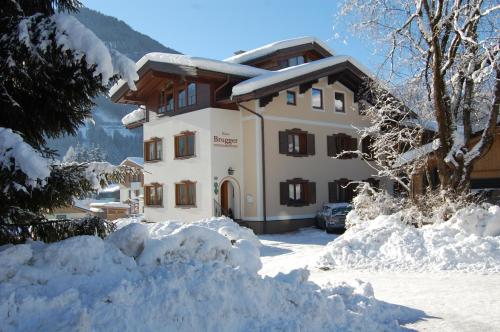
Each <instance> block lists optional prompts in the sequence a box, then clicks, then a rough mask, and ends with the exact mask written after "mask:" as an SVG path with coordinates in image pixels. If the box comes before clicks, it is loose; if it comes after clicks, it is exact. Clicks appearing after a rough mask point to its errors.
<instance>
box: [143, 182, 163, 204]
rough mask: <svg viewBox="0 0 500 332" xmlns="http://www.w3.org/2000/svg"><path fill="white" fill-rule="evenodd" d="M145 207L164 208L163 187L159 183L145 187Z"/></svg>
mask: <svg viewBox="0 0 500 332" xmlns="http://www.w3.org/2000/svg"><path fill="white" fill-rule="evenodd" d="M144 194H145V195H144V198H145V201H144V203H145V205H147V206H163V186H162V185H161V184H159V183H153V184H151V185H147V186H144Z"/></svg>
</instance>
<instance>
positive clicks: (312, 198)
mask: <svg viewBox="0 0 500 332" xmlns="http://www.w3.org/2000/svg"><path fill="white" fill-rule="evenodd" d="M307 185H308V186H309V188H308V189H309V190H308V191H309V199H308V203H309V204H316V182H309V183H306V186H307Z"/></svg>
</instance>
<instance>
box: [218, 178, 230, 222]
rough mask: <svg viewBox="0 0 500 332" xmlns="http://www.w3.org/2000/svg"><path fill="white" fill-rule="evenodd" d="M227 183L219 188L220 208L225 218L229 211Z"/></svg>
mask: <svg viewBox="0 0 500 332" xmlns="http://www.w3.org/2000/svg"><path fill="white" fill-rule="evenodd" d="M228 187H229V181H224V182H223V183H222V185H221V187H220V206H221V207H222V214H223V215H225V216H227V214H228V210H229V199H228V198H229V197H228V196H229V195H228Z"/></svg>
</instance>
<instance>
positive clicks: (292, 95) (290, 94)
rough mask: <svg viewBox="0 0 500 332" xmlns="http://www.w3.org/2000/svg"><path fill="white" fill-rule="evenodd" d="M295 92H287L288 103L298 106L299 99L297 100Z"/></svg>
mask: <svg viewBox="0 0 500 332" xmlns="http://www.w3.org/2000/svg"><path fill="white" fill-rule="evenodd" d="M296 97H297V96H296V95H295V92H293V91H287V92H286V103H287V104H288V105H297V99H296Z"/></svg>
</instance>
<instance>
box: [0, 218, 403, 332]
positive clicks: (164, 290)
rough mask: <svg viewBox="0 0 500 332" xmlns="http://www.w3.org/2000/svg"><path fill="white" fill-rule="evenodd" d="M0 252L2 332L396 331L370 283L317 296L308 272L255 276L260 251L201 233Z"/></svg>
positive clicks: (131, 231) (75, 241) (392, 309)
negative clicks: (35, 331)
mask: <svg viewBox="0 0 500 332" xmlns="http://www.w3.org/2000/svg"><path fill="white" fill-rule="evenodd" d="M150 231H151V229H150V228H149V227H148V226H147V225H145V224H138V223H132V224H130V225H128V226H125V227H124V228H122V229H120V230H118V231H117V232H115V233H113V235H112V236H110V237H109V238H108V239H106V240H102V239H100V238H98V237H92V236H79V237H74V238H70V239H67V240H64V241H61V242H58V243H53V244H44V243H40V242H30V243H28V244H23V245H17V246H4V247H1V248H0V266H2V269H1V270H0V298H1V299H2V301H1V302H0V321H2V330H3V331H34V330H38V331H45V330H51V331H53V330H84V331H274V330H285V331H290V330H291V331H300V330H302V331H305V330H307V331H325V330H337V331H347V330H349V331H352V330H365V329H366V328H368V327H369V329H370V330H371V331H388V330H398V329H399V326H398V324H397V321H396V320H397V319H404V312H402V311H401V310H400V308H399V307H397V306H392V305H389V304H387V303H383V302H379V301H377V300H376V299H375V298H374V297H373V291H372V289H371V286H370V285H369V284H365V283H361V282H360V283H358V284H356V285H348V284H345V283H342V284H338V285H335V286H330V287H326V288H324V289H321V288H319V287H318V286H317V285H316V284H314V283H311V282H308V281H307V279H308V272H307V271H306V270H295V271H292V272H291V273H289V274H279V275H278V276H276V277H274V278H270V277H264V278H263V277H261V276H259V275H258V273H257V270H258V268H259V266H260V259H259V256H258V250H257V248H256V247H255V246H253V245H252V244H251V243H250V242H248V241H245V240H238V241H236V242H235V244H234V245H232V244H231V242H230V241H229V240H228V239H227V238H225V237H224V236H222V235H221V234H218V233H217V232H215V231H213V230H210V229H208V228H207V227H201V226H192V225H186V226H183V227H181V228H177V229H176V230H174V231H173V232H172V233H170V234H168V235H164V236H156V237H153V236H151V232H150Z"/></svg>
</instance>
